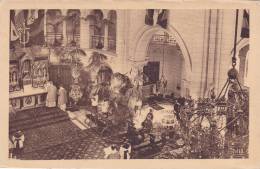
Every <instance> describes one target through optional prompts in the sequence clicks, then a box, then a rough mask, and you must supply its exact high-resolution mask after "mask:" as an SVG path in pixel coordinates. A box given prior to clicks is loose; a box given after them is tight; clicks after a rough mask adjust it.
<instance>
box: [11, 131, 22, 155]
mask: <svg viewBox="0 0 260 169" xmlns="http://www.w3.org/2000/svg"><path fill="white" fill-rule="evenodd" d="M24 140H25V138H24V134H23V133H22V131H20V130H19V131H17V132H16V133H15V134H14V135H13V137H12V142H13V144H14V152H13V153H14V156H15V158H19V157H20V155H21V154H22V151H23V145H24V144H23V143H24Z"/></svg>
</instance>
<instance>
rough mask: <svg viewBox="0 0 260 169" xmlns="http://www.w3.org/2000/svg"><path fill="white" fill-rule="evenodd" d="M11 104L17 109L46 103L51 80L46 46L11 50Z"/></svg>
mask: <svg viewBox="0 0 260 169" xmlns="http://www.w3.org/2000/svg"><path fill="white" fill-rule="evenodd" d="M9 61H10V67H9V105H10V107H12V108H13V109H15V110H16V111H20V110H24V109H30V108H35V107H39V106H43V105H45V100H46V93H47V91H46V89H45V87H44V86H45V84H46V82H47V81H48V80H49V71H48V67H49V57H48V53H46V49H45V48H41V47H39V46H35V47H31V48H29V47H28V48H16V49H15V50H11V51H10V59H9Z"/></svg>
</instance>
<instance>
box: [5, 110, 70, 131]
mask: <svg viewBox="0 0 260 169" xmlns="http://www.w3.org/2000/svg"><path fill="white" fill-rule="evenodd" d="M67 120H70V118H69V117H68V115H67V113H66V112H64V111H62V110H60V109H59V108H46V107H40V108H34V109H30V110H23V111H21V112H17V115H16V118H13V119H10V120H9V133H13V132H15V131H17V130H22V131H25V130H30V129H34V128H38V127H43V126H47V125H51V124H55V123H59V122H63V121H67Z"/></svg>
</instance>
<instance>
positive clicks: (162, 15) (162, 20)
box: [145, 9, 168, 29]
mask: <svg viewBox="0 0 260 169" xmlns="http://www.w3.org/2000/svg"><path fill="white" fill-rule="evenodd" d="M145 24H146V25H150V26H153V25H156V24H157V25H159V26H161V27H162V28H164V29H166V28H167V25H168V11H167V10H166V9H147V10H146V15H145Z"/></svg>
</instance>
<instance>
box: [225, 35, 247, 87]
mask: <svg viewBox="0 0 260 169" xmlns="http://www.w3.org/2000/svg"><path fill="white" fill-rule="evenodd" d="M236 48H237V49H236V58H237V65H236V69H237V70H238V72H239V80H240V83H241V84H244V75H245V72H244V71H245V70H244V68H245V66H246V65H245V64H246V62H248V54H247V53H248V51H249V48H250V45H249V39H248V38H242V39H240V40H239V41H238V42H237V44H236ZM230 53H231V55H230V60H229V65H230V66H229V67H230V68H231V67H232V66H231V65H232V60H231V58H232V57H233V55H234V48H233V49H232V50H231V52H230Z"/></svg>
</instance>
